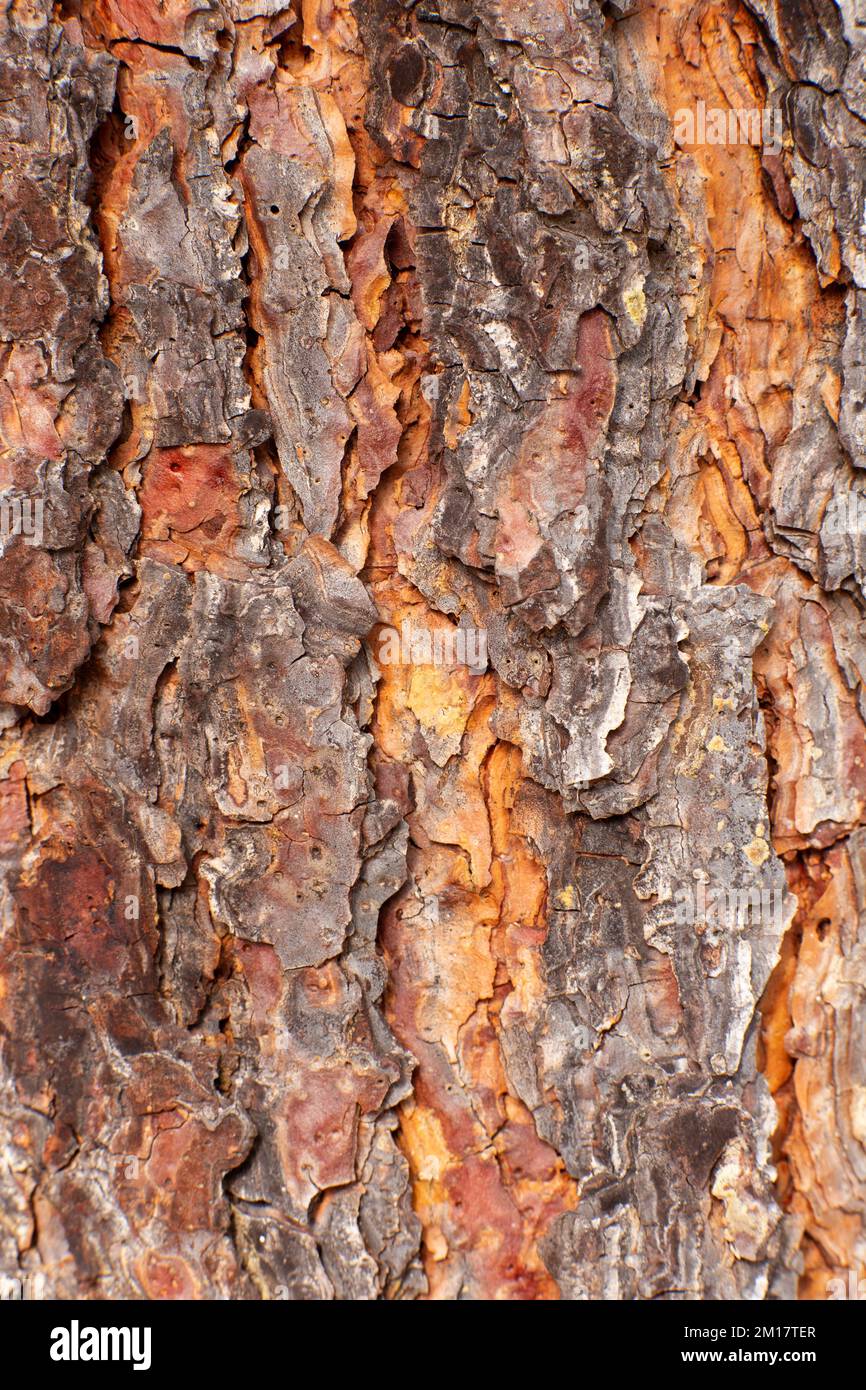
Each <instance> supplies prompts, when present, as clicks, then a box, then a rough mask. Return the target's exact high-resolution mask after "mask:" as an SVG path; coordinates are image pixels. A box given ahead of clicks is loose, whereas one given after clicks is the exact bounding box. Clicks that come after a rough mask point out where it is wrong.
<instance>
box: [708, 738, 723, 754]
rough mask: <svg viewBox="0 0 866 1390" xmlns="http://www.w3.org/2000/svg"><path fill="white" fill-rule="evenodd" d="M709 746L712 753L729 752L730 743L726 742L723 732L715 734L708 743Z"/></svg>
mask: <svg viewBox="0 0 866 1390" xmlns="http://www.w3.org/2000/svg"><path fill="white" fill-rule="evenodd" d="M707 747H708V748H709V750H710V752H711V753H727V751H728V745H727V744H726V743H725V740H724V739H723V738H722V736H721V734H714V735H713V737H712V738H711V739H710V741H709V743H708V744H707Z"/></svg>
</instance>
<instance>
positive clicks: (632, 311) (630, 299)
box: [622, 280, 646, 328]
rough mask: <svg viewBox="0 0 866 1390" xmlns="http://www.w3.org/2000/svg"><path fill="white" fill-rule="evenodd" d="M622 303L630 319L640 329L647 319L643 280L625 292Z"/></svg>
mask: <svg viewBox="0 0 866 1390" xmlns="http://www.w3.org/2000/svg"><path fill="white" fill-rule="evenodd" d="M622 302H623V304H624V305H625V311H626V313H627V314H628V316H629V318H630V319H631V320H632V322H633V323H636V324H637V325H638V327H639V328H640V327H641V326H642V325H643V321H644V319H645V318H646V295H645V294H644V292H643V281H642V280H641V281H638V282H636V283H635V284H633V285H629V287H628V289H627V290H624V291H623V296H622Z"/></svg>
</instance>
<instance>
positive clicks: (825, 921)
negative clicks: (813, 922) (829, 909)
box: [815, 917, 830, 941]
mask: <svg viewBox="0 0 866 1390" xmlns="http://www.w3.org/2000/svg"><path fill="white" fill-rule="evenodd" d="M829 926H830V919H829V917H822V918H821V920H820V922H819V923H818V925H817V927H816V928H815V931H816V932H817V933H818V940H819V941H823V940H824V937H825V936H826V935H827V929H828V927H829Z"/></svg>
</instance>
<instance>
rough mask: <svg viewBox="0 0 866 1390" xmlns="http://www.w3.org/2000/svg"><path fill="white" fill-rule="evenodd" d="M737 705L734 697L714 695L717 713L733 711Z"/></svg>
mask: <svg viewBox="0 0 866 1390" xmlns="http://www.w3.org/2000/svg"><path fill="white" fill-rule="evenodd" d="M734 705H735V701H734V697H733V695H714V696H713V709H714V710H716V711H719V710H723V709H733V708H734Z"/></svg>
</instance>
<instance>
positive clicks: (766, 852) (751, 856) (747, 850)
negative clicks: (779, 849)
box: [743, 839, 770, 869]
mask: <svg viewBox="0 0 866 1390" xmlns="http://www.w3.org/2000/svg"><path fill="white" fill-rule="evenodd" d="M743 854H744V855H745V856H746V858H747V859H748V861H749V863H750V864H754V866H755V868H756V869H757V868H758V867H759V866H760V865H761V864H765V863H766V862H767V860H768V859H769V857H770V846H769V845H768V844H767V841H766V840H763V839H754V840H752V842H751V844H748V845H745V846H744V847H743Z"/></svg>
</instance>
